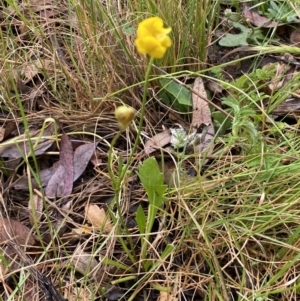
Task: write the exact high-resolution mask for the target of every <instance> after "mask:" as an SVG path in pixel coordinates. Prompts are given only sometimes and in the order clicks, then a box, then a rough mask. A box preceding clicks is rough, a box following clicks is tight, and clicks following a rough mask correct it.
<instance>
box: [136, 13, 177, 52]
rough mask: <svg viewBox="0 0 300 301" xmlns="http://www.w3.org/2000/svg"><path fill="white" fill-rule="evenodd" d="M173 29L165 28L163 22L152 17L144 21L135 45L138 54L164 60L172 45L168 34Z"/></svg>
mask: <svg viewBox="0 0 300 301" xmlns="http://www.w3.org/2000/svg"><path fill="white" fill-rule="evenodd" d="M170 32H171V28H164V27H163V20H162V19H161V18H159V17H152V18H148V19H146V20H144V21H142V22H141V23H140V24H139V26H138V29H137V39H136V40H135V45H136V47H137V50H138V52H140V53H142V54H148V55H150V56H152V57H154V58H162V57H163V56H164V54H165V52H166V51H167V48H169V47H170V46H171V45H172V41H171V39H170V37H169V36H168V34H169V33H170Z"/></svg>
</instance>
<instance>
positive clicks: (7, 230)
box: [0, 218, 35, 246]
mask: <svg viewBox="0 0 300 301" xmlns="http://www.w3.org/2000/svg"><path fill="white" fill-rule="evenodd" d="M12 239H15V241H16V242H17V243H18V244H19V245H26V246H27V245H29V246H33V245H34V244H35V239H34V238H33V237H32V236H31V234H30V231H29V230H28V228H27V227H25V226H24V225H23V224H21V223H20V222H19V221H16V220H13V219H7V218H2V219H1V220H0V241H1V242H5V241H11V240H12Z"/></svg>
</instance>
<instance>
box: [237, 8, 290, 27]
mask: <svg viewBox="0 0 300 301" xmlns="http://www.w3.org/2000/svg"><path fill="white" fill-rule="evenodd" d="M242 14H243V16H244V17H245V18H246V19H248V20H249V21H250V23H251V24H253V25H255V26H257V27H264V28H274V27H278V26H282V25H284V23H278V22H276V21H272V20H270V19H268V18H267V17H265V16H261V15H260V14H259V13H258V12H256V11H254V10H252V9H251V7H249V6H248V5H247V4H246V3H243V4H242Z"/></svg>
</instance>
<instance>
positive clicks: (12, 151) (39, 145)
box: [0, 123, 55, 159]
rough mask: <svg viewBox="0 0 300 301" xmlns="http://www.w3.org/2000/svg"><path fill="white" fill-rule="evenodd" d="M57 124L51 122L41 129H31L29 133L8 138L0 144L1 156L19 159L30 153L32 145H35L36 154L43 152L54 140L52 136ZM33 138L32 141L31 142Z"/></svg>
mask: <svg viewBox="0 0 300 301" xmlns="http://www.w3.org/2000/svg"><path fill="white" fill-rule="evenodd" d="M54 129H55V124H54V123H49V124H48V126H47V127H46V128H45V129H44V131H43V132H41V130H36V131H31V132H30V133H29V136H28V135H27V134H23V135H20V136H18V137H15V138H12V139H9V140H6V141H5V142H3V143H1V144H0V156H1V157H5V158H12V159H18V158H21V157H22V156H28V155H30V151H31V149H30V146H31V144H32V145H33V150H34V154H35V155H36V156H38V155H41V154H43V153H44V152H45V151H46V150H47V149H48V148H49V147H50V146H51V145H52V144H53V142H54V140H53V139H51V138H50V136H52V135H53V134H54ZM30 140H31V143H30Z"/></svg>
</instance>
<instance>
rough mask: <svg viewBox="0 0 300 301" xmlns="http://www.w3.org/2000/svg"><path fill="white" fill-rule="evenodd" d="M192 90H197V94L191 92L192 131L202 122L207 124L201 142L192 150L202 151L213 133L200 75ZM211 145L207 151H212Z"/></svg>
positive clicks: (196, 129) (208, 143)
mask: <svg viewBox="0 0 300 301" xmlns="http://www.w3.org/2000/svg"><path fill="white" fill-rule="evenodd" d="M193 90H195V91H197V92H198V94H199V95H200V96H202V97H200V96H198V95H196V94H194V93H193V96H192V100H193V117H192V127H193V130H194V131H198V129H199V127H200V126H201V125H202V124H205V125H206V126H207V132H206V133H205V137H203V138H202V139H201V142H200V143H199V144H198V145H195V147H194V152H195V153H198V152H202V151H203V150H205V149H206V148H207V147H208V146H209V145H210V142H211V140H212V139H213V137H214V135H215V129H214V125H213V122H212V119H211V112H210V108H209V105H208V102H207V101H205V100H204V99H207V93H206V90H205V87H204V83H203V80H202V78H201V77H197V78H196V79H195V83H194V87H193ZM212 150H213V149H212V146H211V147H209V150H208V151H209V153H211V152H212Z"/></svg>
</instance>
